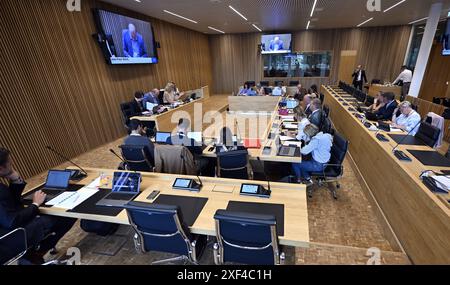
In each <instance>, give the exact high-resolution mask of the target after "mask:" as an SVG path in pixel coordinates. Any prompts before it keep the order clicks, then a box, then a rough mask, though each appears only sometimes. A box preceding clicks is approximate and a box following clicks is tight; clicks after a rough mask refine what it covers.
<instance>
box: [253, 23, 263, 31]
mask: <svg viewBox="0 0 450 285" xmlns="http://www.w3.org/2000/svg"><path fill="white" fill-rule="evenodd" d="M252 26H253V27H254V28H255V29H257V30H258V31H260V32H262V30H261V29H260V28H259V27H258V26H257V25H255V24H253V25H252Z"/></svg>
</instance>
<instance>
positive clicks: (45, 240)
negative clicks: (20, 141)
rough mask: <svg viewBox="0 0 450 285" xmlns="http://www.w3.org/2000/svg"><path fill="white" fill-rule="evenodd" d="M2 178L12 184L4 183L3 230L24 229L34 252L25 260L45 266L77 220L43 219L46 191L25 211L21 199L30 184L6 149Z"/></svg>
mask: <svg viewBox="0 0 450 285" xmlns="http://www.w3.org/2000/svg"><path fill="white" fill-rule="evenodd" d="M0 178H4V179H6V180H8V182H9V185H5V184H2V183H0V227H1V228H2V229H3V230H7V231H12V230H15V229H17V228H24V229H25V231H26V233H27V244H28V247H29V248H30V249H29V251H28V253H27V255H26V257H25V258H26V259H28V260H29V261H31V262H32V263H35V264H42V263H44V259H43V256H44V255H45V254H46V253H47V252H48V251H49V250H50V249H52V248H54V247H55V246H56V244H57V243H58V241H59V240H60V239H61V238H62V237H63V236H64V235H65V234H66V233H67V232H68V231H69V230H70V229H71V228H72V226H73V224H74V223H75V222H76V220H74V219H68V218H60V217H51V216H40V215H39V207H40V206H41V205H42V204H44V202H45V198H46V194H45V193H44V192H42V191H37V192H36V193H35V194H34V196H33V203H32V204H31V205H30V206H28V207H25V205H24V204H23V203H22V198H21V197H22V192H23V191H24V189H25V186H26V183H25V181H24V180H23V179H22V178H21V176H20V175H19V174H18V173H17V172H16V171H15V170H14V168H13V166H12V159H11V156H10V152H9V151H8V150H7V149H4V148H0ZM53 233H54V234H53ZM50 234H52V235H50Z"/></svg>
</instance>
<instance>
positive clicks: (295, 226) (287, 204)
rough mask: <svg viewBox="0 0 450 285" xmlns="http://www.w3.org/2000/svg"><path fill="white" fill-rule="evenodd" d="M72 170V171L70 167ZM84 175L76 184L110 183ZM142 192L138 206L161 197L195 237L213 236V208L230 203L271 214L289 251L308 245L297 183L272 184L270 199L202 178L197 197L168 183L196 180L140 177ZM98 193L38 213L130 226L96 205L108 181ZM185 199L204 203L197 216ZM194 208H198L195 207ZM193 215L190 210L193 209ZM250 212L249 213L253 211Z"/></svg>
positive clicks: (91, 171) (122, 216)
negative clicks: (189, 222) (69, 207)
mask: <svg viewBox="0 0 450 285" xmlns="http://www.w3.org/2000/svg"><path fill="white" fill-rule="evenodd" d="M69 169H72V168H69ZM85 170H86V172H87V174H88V176H87V178H85V179H83V180H82V181H79V182H78V183H77V184H79V185H88V184H90V183H91V182H93V181H95V180H96V179H97V178H98V177H100V175H101V174H104V175H106V176H108V177H109V178H110V179H109V181H111V180H112V176H113V173H114V172H115V170H111V169H95V168H85ZM141 174H142V183H141V193H140V195H139V196H138V197H137V198H136V199H135V201H138V202H146V203H155V201H158V199H160V198H161V199H164V201H166V203H165V204H166V205H167V204H169V205H171V203H173V204H172V205H175V206H180V207H181V211H182V214H183V216H184V217H189V216H192V215H194V214H195V216H194V217H191V220H192V221H193V222H192V225H188V226H189V228H190V230H191V232H192V233H194V234H200V235H207V236H215V235H216V228H215V220H214V214H215V213H216V211H217V210H221V209H223V210H225V209H227V208H228V207H229V206H230V205H231V204H232V203H234V204H236V203H240V204H241V205H242V204H243V206H242V207H243V208H242V209H241V211H244V212H245V211H246V210H245V209H246V206H248V207H249V209H254V208H255V206H256V208H258V213H261V211H262V212H263V213H265V214H274V215H275V213H276V217H277V223H278V228H279V230H280V231H279V241H280V244H281V245H287V246H294V247H308V246H309V243H310V238H309V225H308V209H307V204H306V202H307V198H306V187H305V186H304V185H298V184H287V183H271V185H270V186H271V190H272V195H271V197H270V198H268V199H267V198H258V197H250V196H242V195H240V187H241V184H242V183H249V181H244V180H233V179H222V178H211V177H201V180H202V183H203V187H202V190H201V191H200V192H198V193H195V192H189V191H180V190H173V189H172V185H173V183H174V181H175V179H176V178H189V179H195V180H198V178H197V177H191V176H183V175H171V174H160V173H141ZM251 183H253V184H260V185H263V186H265V187H266V188H267V182H262V181H251ZM40 187H42V185H40V186H38V187H35V188H33V189H30V191H28V192H27V193H32V192H33V191H36V190H38V189H40ZM101 187H102V188H101V189H102V190H100V191H99V192H97V193H96V194H95V195H94V196H92V197H91V198H89V199H88V200H86V201H84V202H83V203H82V204H80V205H79V206H77V207H75V208H74V209H72V210H66V209H60V208H56V207H41V208H40V212H41V213H42V214H46V215H51V216H59V217H68V218H76V219H86V220H91V221H99V222H108V223H116V224H121V225H129V221H128V217H127V213H126V211H125V210H123V209H120V208H108V207H99V206H95V204H96V202H97V201H99V200H100V199H101V198H102V197H104V196H105V195H107V194H108V193H109V192H110V190H107V189H111V188H112V185H111V182H109V184H108V185H107V186H106V185H101ZM155 190H158V191H160V192H161V193H160V195H159V196H158V198H156V200H152V201H149V200H147V198H148V197H149V195H150V194H151V193H152V192H153V191H155ZM183 198H184V199H191V200H192V199H194V205H196V206H198V203H196V202H195V201H197V200H195V199H198V201H201V200H203V201H206V199H207V202H206V204H205V205H204V206H203V208H200V209H197V210H198V212H197V213H193V212H191V208H186V207H183V205H180V204H177V203H179V202H177V201H182V200H183ZM197 208H198V207H197ZM192 211H194V210H192ZM252 211H253V210H249V211H248V212H250V213H254V212H252Z"/></svg>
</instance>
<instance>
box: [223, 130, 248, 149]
mask: <svg viewBox="0 0 450 285" xmlns="http://www.w3.org/2000/svg"><path fill="white" fill-rule="evenodd" d="M233 137H234V136H233V133H232V132H231V130H230V128H227V127H224V128H223V129H222V130H221V131H220V138H219V142H218V143H217V145H216V153H223V152H229V151H236V150H246V148H245V147H244V146H242V145H239V144H238V142H237V141H234V140H233Z"/></svg>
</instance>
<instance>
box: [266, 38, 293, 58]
mask: <svg viewBox="0 0 450 285" xmlns="http://www.w3.org/2000/svg"><path fill="white" fill-rule="evenodd" d="M291 43H292V34H277V35H264V36H262V40H261V53H262V54H279V53H290V52H291V51H292V47H291Z"/></svg>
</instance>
